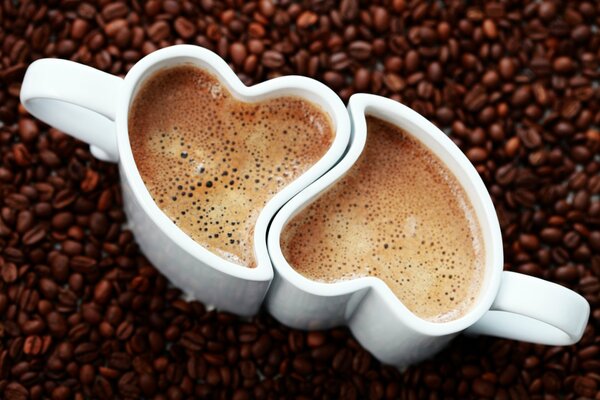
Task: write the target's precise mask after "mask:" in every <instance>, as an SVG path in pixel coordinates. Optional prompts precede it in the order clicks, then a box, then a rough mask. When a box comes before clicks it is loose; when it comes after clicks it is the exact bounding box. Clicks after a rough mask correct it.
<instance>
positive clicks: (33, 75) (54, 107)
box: [21, 45, 350, 315]
mask: <svg viewBox="0 0 600 400" xmlns="http://www.w3.org/2000/svg"><path fill="white" fill-rule="evenodd" d="M180 64H194V65H197V66H199V67H200V68H202V69H205V70H207V71H208V72H210V73H212V74H213V75H215V76H217V78H218V79H219V81H220V82H221V83H222V84H224V85H225V86H226V87H227V88H228V89H229V91H230V92H231V94H232V95H233V96H234V97H236V98H238V99H240V100H242V101H245V102H256V101H262V100H266V99H270V98H273V97H279V96H286V95H287V96H289V95H294V96H299V97H302V98H304V99H306V100H308V101H310V102H312V103H314V104H317V105H318V106H320V107H321V108H322V109H323V110H324V111H325V112H326V113H327V114H328V115H329V117H330V118H331V121H332V124H333V127H334V130H335V137H334V140H333V143H332V144H331V147H330V148H329V149H328V151H327V152H326V153H325V155H324V156H323V157H322V158H321V159H320V160H319V161H317V162H316V163H315V164H314V165H313V166H312V167H311V168H309V169H308V170H307V171H306V172H305V173H304V174H302V175H301V176H300V177H298V178H297V179H296V180H294V181H293V182H291V183H289V184H288V185H287V186H286V187H285V188H283V189H282V190H281V191H280V192H279V193H277V194H276V195H275V196H274V197H273V198H271V200H270V201H269V202H268V203H267V204H266V205H265V207H264V208H263V209H262V211H261V212H260V214H259V216H258V219H257V221H256V225H255V228H254V253H255V258H256V262H257V266H256V268H247V267H244V266H240V265H237V264H234V263H232V262H231V261H228V260H226V259H224V258H222V257H219V256H218V255H216V254H214V253H212V252H210V251H208V250H207V249H205V248H204V247H202V246H201V245H200V244H198V243H197V242H195V241H194V240H193V239H191V238H190V237H189V236H188V235H186V234H185V233H184V232H183V231H182V230H181V229H180V228H178V227H177V226H176V225H175V224H174V223H173V222H172V221H171V219H170V218H169V217H167V215H166V214H165V213H164V212H162V210H161V209H160V208H159V207H158V205H156V203H155V202H154V200H153V199H152V197H151V195H150V193H149V192H148V190H147V188H146V187H145V185H144V182H143V181H142V178H141V176H140V174H139V172H138V169H137V167H136V164H135V161H134V159H133V154H132V151H131V147H130V143H129V135H128V129H127V125H128V113H129V107H130V105H131V103H132V101H133V99H134V98H135V95H136V93H137V91H138V89H139V88H140V86H141V84H142V83H143V82H144V79H145V78H147V77H148V76H150V75H151V74H152V73H154V72H156V71H157V70H159V69H162V68H165V67H171V66H174V65H180ZM21 102H22V103H23V105H24V106H25V108H26V109H27V110H28V111H29V112H30V113H31V114H32V115H34V116H35V117H37V118H39V119H41V120H42V121H44V122H46V123H48V124H49V125H52V126H54V127H56V128H58V129H60V130H62V131H63V132H65V133H68V134H70V135H72V136H74V137H76V138H78V139H80V140H82V141H84V142H87V143H89V144H90V145H91V151H92V154H94V155H95V156H96V157H97V158H100V159H102V160H105V161H111V162H118V164H119V171H120V176H121V185H122V189H123V198H124V205H125V212H126V214H127V217H128V222H129V226H130V227H131V230H132V231H133V233H134V234H135V238H136V240H137V242H138V243H139V245H140V247H141V248H142V250H143V251H144V254H145V255H146V256H147V257H148V259H149V260H150V261H151V262H152V263H153V264H154V265H155V266H156V267H157V268H158V269H159V270H160V271H161V272H162V273H163V274H164V275H166V276H167V278H169V279H170V280H171V281H172V282H173V283H174V284H175V285H176V286H177V287H178V288H179V289H181V290H182V291H183V293H184V294H185V295H186V296H187V298H188V299H197V300H200V301H202V302H204V303H206V304H208V305H213V306H216V307H217V308H219V309H221V310H226V311H230V312H233V313H236V314H239V315H253V314H255V313H256V312H257V311H258V309H259V307H260V306H261V304H262V302H263V299H264V296H265V294H266V292H267V289H268V287H269V284H270V283H271V280H272V277H273V270H272V266H271V261H270V259H269V255H268V253H267V245H266V236H267V227H268V225H269V223H270V221H271V220H272V218H273V216H274V215H275V213H276V212H277V210H279V209H280V208H281V206H283V205H284V204H285V203H286V202H287V201H288V200H289V199H291V198H292V197H293V196H294V195H295V194H296V193H298V192H300V191H301V190H302V189H303V188H305V187H306V186H308V184H310V183H311V182H313V181H314V180H315V179H317V178H318V177H319V176H321V175H323V174H324V173H325V172H326V171H327V170H329V169H330V168H331V167H333V165H335V163H336V162H337V161H338V160H339V159H340V158H341V156H342V155H343V153H344V151H345V150H346V148H347V146H348V143H349V139H350V120H349V117H348V113H347V112H346V108H345V106H344V104H343V103H342V101H341V100H340V99H339V97H338V96H337V95H336V94H335V93H334V92H333V91H332V90H331V89H329V88H328V87H327V86H325V85H324V84H322V83H320V82H318V81H315V80H313V79H311V78H307V77H300V76H286V77H280V78H276V79H271V80H269V81H266V82H263V83H260V84H257V85H254V86H251V87H247V86H245V85H244V84H243V83H242V82H241V81H240V80H239V78H238V77H237V76H236V75H235V73H234V72H233V71H232V70H231V68H229V66H228V65H227V63H226V62H225V61H224V60H223V59H222V58H221V57H219V56H218V55H217V54H215V53H213V52H211V51H209V50H207V49H204V48H202V47H199V46H191V45H177V46H171V47H167V48H164V49H161V50H158V51H155V52H153V53H151V54H149V55H147V56H146V57H144V58H143V59H141V60H140V61H139V62H138V63H136V64H135V65H134V66H133V68H131V70H130V71H129V73H128V74H127V75H126V76H125V78H124V79H121V78H119V77H116V76H113V75H110V74H107V73H105V72H102V71H99V70H96V69H94V68H91V67H88V66H85V65H81V64H77V63H74V62H71V61H66V60H59V59H42V60H38V61H35V62H33V63H32V64H31V65H30V66H29V68H28V70H27V72H26V75H25V78H24V81H23V85H22V87H21ZM165 167H166V166H165Z"/></svg>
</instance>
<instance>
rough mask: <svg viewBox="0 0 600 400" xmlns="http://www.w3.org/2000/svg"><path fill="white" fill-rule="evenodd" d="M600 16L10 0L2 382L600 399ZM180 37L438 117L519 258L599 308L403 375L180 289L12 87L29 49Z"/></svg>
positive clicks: (474, 342)
mask: <svg viewBox="0 0 600 400" xmlns="http://www.w3.org/2000/svg"><path fill="white" fill-rule="evenodd" d="M599 25H600V4H599V3H598V2H595V1H569V2H568V1H552V0H543V1H529V0H524V1H522V0H506V1H466V0H464V1H453V0H450V1H445V2H433V1H409V0H393V1H373V2H370V1H364V2H359V1H358V0H341V1H333V0H313V1H308V0H305V1H301V2H292V1H289V0H279V1H275V0H260V1H243V0H227V1H213V0H189V1H187V0H186V1H175V0H164V1H157V0H150V1H138V0H131V1H122V2H115V1H102V0H99V1H95V2H92V1H84V2H81V1H75V0H62V1H59V0H48V1H27V0H1V1H0V44H1V47H0V63H1V67H0V121H1V124H0V155H1V164H0V398H3V399H7V400H21V399H28V398H31V399H55V400H60V399H91V398H93V399H117V398H119V399H133V398H145V399H184V398H215V399H229V398H231V399H236V400H241V399H250V398H257V399H279V398H298V399H313V398H328V399H335V398H344V399H359V398H360V399H363V398H364V399H382V398H386V399H393V398H401V399H441V398H460V399H468V398H492V397H495V398H498V399H527V398H531V399H548V400H549V399H559V398H565V399H575V398H592V399H593V398H595V399H600V395H599V394H598V393H599V388H600V302H599V298H600V282H599V278H600V198H599V196H600V172H599V171H600V157H599V154H600V86H599V83H600V82H599V77H600V69H599V64H600V31H599V28H600V26H599ZM175 43H192V44H198V45H201V46H204V47H207V48H209V49H212V50H214V51H216V52H217V53H218V54H220V55H221V56H222V57H224V58H225V59H226V60H227V61H228V62H229V63H230V64H231V66H232V68H233V69H234V70H235V71H236V72H237V73H238V76H239V77H240V78H241V79H242V80H243V81H244V82H245V83H246V84H252V83H256V82H260V81H263V80H265V79H268V78H272V77H275V76H279V75H285V74H292V73H295V74H301V75H307V76H311V77H314V78H316V79H319V80H321V81H323V82H325V83H327V84H328V85H329V86H331V87H332V88H333V89H334V90H335V91H336V92H337V93H339V95H340V96H341V97H342V99H343V100H344V101H347V99H348V97H349V96H350V95H351V94H352V93H354V92H359V91H360V92H370V93H377V94H381V95H383V96H388V97H391V98H393V99H396V100H399V101H402V102H403V103H405V104H407V105H409V106H410V107H412V108H414V109H415V110H417V111H418V112H420V113H421V114H423V115H424V116H426V117H427V118H429V119H430V120H432V121H433V122H434V123H435V124H436V125H437V126H439V127H440V128H441V129H443V130H444V131H445V132H447V133H448V134H449V135H450V137H451V138H452V139H453V140H454V141H455V142H456V143H457V144H458V146H460V148H461V149H462V150H463V151H464V152H465V153H466V154H467V156H468V157H469V159H470V160H471V161H472V162H473V164H475V166H476V168H477V170H478V171H479V173H480V175H481V177H482V178H483V180H484V181H485V183H486V185H487V187H488V189H489V191H490V193H491V194H492V197H493V200H494V204H495V206H496V210H497V212H498V216H499V218H500V223H501V226H502V232H503V236H504V249H505V258H506V264H505V268H506V269H507V270H513V271H518V272H522V273H525V274H530V275H534V276H538V277H542V278H545V279H549V280H551V281H555V282H558V283H560V284H562V285H565V286H567V287H569V288H572V289H574V290H576V291H577V292H579V293H581V294H582V295H583V296H584V297H585V298H586V299H587V300H588V301H589V302H590V304H591V306H592V314H591V316H590V321H589V324H588V326H587V328H586V331H585V334H584V336H583V339H582V340H581V342H579V343H578V344H577V345H574V346H569V347H546V346H541V345H533V344H526V343H519V342H513V341H508V340H499V339H493V338H484V337H482V338H475V339H473V338H463V337H459V338H458V339H457V340H455V341H454V342H453V343H452V344H451V345H450V346H449V348H447V349H446V350H445V351H444V352H442V353H441V354H439V355H438V356H437V357H435V358H434V359H432V360H430V361H427V362H424V363H422V364H420V365H417V366H414V367H411V368H409V369H407V370H406V371H404V372H399V371H397V370H396V369H394V368H392V367H389V366H384V365H381V364H380V363H378V362H377V361H376V360H374V359H373V358H372V357H371V356H370V355H369V354H368V353H367V352H366V351H365V350H364V349H362V348H361V347H360V346H359V345H358V344H357V342H356V341H355V340H354V339H353V338H352V337H351V335H350V334H349V332H348V331H347V330H346V329H344V328H340V329H333V330H330V331H325V332H310V333H306V332H301V331H296V330H292V329H289V328H286V327H284V326H282V325H280V324H278V323H277V322H276V321H274V320H273V319H272V318H270V317H269V316H268V315H266V314H265V313H262V314H260V315H258V316H257V317H255V318H252V319H242V318H238V317H235V316H232V315H229V314H227V313H222V312H215V311H207V310H206V309H205V307H204V306H203V305H202V304H200V303H197V302H186V301H184V300H181V299H180V298H179V292H178V291H177V290H176V289H174V288H171V287H170V286H169V285H168V282H167V281H166V279H165V278H164V277H163V276H161V275H160V274H159V273H158V272H157V270H156V269H155V268H154V267H153V266H152V265H150V264H149V262H148V261H147V260H146V259H145V258H144V256H143V254H142V253H141V252H140V251H139V250H138V247H137V246H136V243H135V238H134V237H133V236H132V234H131V232H130V231H128V230H127V229H125V228H123V227H122V224H123V223H124V222H125V216H124V213H123V210H122V200H121V194H120V191H119V178H118V174H117V169H116V167H115V166H114V165H111V164H106V163H102V162H99V161H98V160H95V159H94V158H93V157H92V156H90V153H89V151H88V147H87V146H86V145H85V144H83V143H80V142H78V141H76V140H74V139H72V138H70V137H68V136H66V135H64V134H63V133H61V132H59V131H57V130H55V129H51V128H49V127H47V126H45V125H43V124H41V123H39V122H38V121H36V120H34V119H33V118H32V117H31V116H29V115H28V114H27V113H26V112H25V111H24V109H23V107H22V106H20V105H19V99H18V96H19V90H20V82H21V80H22V78H23V74H24V72H25V69H26V68H27V66H28V64H29V63H30V62H32V61H33V60H35V59H38V58H41V57H61V58H66V59H71V60H74V61H78V62H81V63H84V64H88V65H91V66H93V67H96V68H99V69H101V70H104V71H107V72H110V73H113V74H118V75H123V74H125V73H126V72H127V70H128V69H129V68H130V67H131V66H132V65H133V64H134V63H135V62H136V61H137V60H138V59H140V58H141V57H142V56H144V55H145V54H148V53H150V52H152V51H154V50H156V49H158V48H161V47H164V46H168V45H172V44H175Z"/></svg>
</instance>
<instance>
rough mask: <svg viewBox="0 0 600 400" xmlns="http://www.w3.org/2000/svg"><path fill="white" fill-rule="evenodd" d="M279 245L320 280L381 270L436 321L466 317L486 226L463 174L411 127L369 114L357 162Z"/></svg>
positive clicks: (408, 301) (480, 269)
mask: <svg viewBox="0 0 600 400" xmlns="http://www.w3.org/2000/svg"><path fill="white" fill-rule="evenodd" d="M281 248H282V252H283V255H284V257H285V258H286V260H287V261H288V262H289V264H290V265H291V266H292V267H293V268H294V269H295V270H296V271H298V272H299V273H300V274H302V275H304V276H305V277H307V278H309V279H312V280H315V281H320V282H337V281H341V280H350V279H354V278H358V277H364V276H375V277H378V278H380V279H382V280H383V281H384V282H385V283H386V284H387V285H388V286H389V287H390V289H391V290H392V291H393V292H394V294H395V295H396V296H397V297H398V298H399V299H400V300H401V301H402V302H403V303H404V305H405V306H406V307H407V308H408V309H409V310H410V311H412V312H413V313H414V314H415V315H417V316H419V317H421V318H423V319H426V320H429V321H434V322H446V321H450V320H454V319H457V318H459V317H461V316H462V315H464V314H465V313H466V312H467V311H468V310H469V309H470V307H471V306H472V305H473V304H474V303H475V300H476V298H477V296H478V293H479V289H480V286H481V284H482V281H483V273H484V256H485V254H484V247H483V237H482V233H481V229H480V227H479V224H478V222H477V218H476V215H475V211H474V209H473V207H472V205H471V203H470V200H469V198H468V197H467V194H466V193H465V191H464V189H463V188H462V187H461V185H460V183H459V182H458V180H457V178H456V177H455V176H454V175H453V174H452V173H451V172H450V171H449V170H448V169H447V167H446V166H444V164H443V163H442V162H441V160H439V159H438V158H437V156H436V155H435V154H433V153H432V152H431V150H429V149H428V148H426V147H425V146H424V145H423V144H421V143H420V142H419V141H418V140H417V139H415V138H414V137H412V136H411V135H410V133H409V132H405V131H403V130H402V129H400V128H398V127H396V126H394V125H392V124H390V123H388V122H385V121H383V120H380V119H377V118H374V117H370V116H369V117H367V142H366V147H365V150H364V151H363V153H362V154H361V156H360V158H359V159H358V161H357V162H356V164H355V165H354V166H353V167H352V168H351V169H350V171H349V172H348V173H347V174H346V175H345V176H344V177H343V178H342V179H341V180H340V181H338V182H337V183H336V184H335V185H334V186H333V187H332V188H330V189H329V190H328V191H327V192H325V193H324V194H323V195H322V196H321V197H319V198H318V199H317V200H316V201H314V202H313V203H311V204H310V205H309V206H307V207H306V208H305V209H303V210H302V211H301V212H300V213H299V214H297V215H296V216H295V217H294V218H293V219H292V220H291V221H290V222H289V223H288V224H287V225H286V227H285V228H284V230H283V232H282V235H281Z"/></svg>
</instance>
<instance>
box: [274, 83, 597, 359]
mask: <svg viewBox="0 0 600 400" xmlns="http://www.w3.org/2000/svg"><path fill="white" fill-rule="evenodd" d="M348 110H349V113H350V116H351V119H352V123H353V134H352V139H351V144H350V148H349V150H348V152H347V153H346V154H345V156H344V158H343V159H342V160H341V161H340V162H339V163H338V164H337V165H336V166H335V167H334V168H333V169H332V170H330V171H329V172H327V173H326V174H325V175H323V176H322V177H321V178H319V179H318V180H316V181H315V182H314V183H313V184H311V185H310V186H309V187H308V188H306V189H305V190H303V191H302V192H300V193H299V194H298V195H297V196H296V197H294V198H293V199H292V200H291V201H290V202H289V203H287V204H286V205H285V206H284V207H283V208H282V209H281V210H280V211H279V212H278V213H277V216H276V217H275V219H274V220H273V223H272V224H271V227H270V229H269V234H268V240H267V243H268V247H269V253H270V254H271V259H272V261H273V266H274V268H275V278H274V280H273V283H272V284H271V288H270V289H269V293H268V295H267V300H266V303H267V308H268V309H269V311H270V312H271V314H273V316H275V318H277V319H278V320H279V321H281V322H282V323H284V324H286V325H290V326H292V327H295V328H301V329H324V328H330V327H333V326H337V325H344V324H345V325H348V326H349V327H350V329H351V331H352V333H353V334H354V336H355V337H356V338H357V340H358V341H359V342H360V343H361V344H362V345H363V346H364V347H365V348H367V349H368V350H369V351H371V352H372V353H373V354H374V355H375V356H376V357H377V358H378V359H380V360H381V361H383V362H385V363H389V364H393V365H397V366H400V367H402V366H406V365H408V364H411V363H414V362H417V361H419V360H422V359H424V358H426V357H429V356H430V355H432V354H433V353H435V352H437V351H438V350H440V349H441V348H442V347H443V346H444V345H445V344H446V343H448V342H449V341H450V340H451V339H452V338H453V337H455V336H456V335H457V334H459V333H460V332H461V331H464V330H467V331H468V332H470V333H473V334H487V335H493V336H499V337H504V338H510V339H517V340H524V341H530V342H535V343H542V344H550V345H568V344H572V343H575V342H576V341H578V340H579V339H580V338H581V336H582V334H583V331H584V329H585V326H586V323H587V320H588V316H589V312H590V309H589V305H588V303H587V302H586V300H585V299H584V298H583V297H581V296H580V295H578V294H577V293H575V292H573V291H571V290H569V289H566V288H564V287H562V286H560V285H557V284H554V283H551V282H547V281H544V280H542V279H538V278H533V277H530V276H527V275H522V274H517V273H513V272H503V271H502V269H503V250H502V236H501V233H500V226H499V223H498V218H497V216H496V212H495V210H494V207H493V205H492V201H491V199H490V196H489V194H488V192H487V190H486V188H485V186H484V184H483V182H482V180H481V178H480V177H479V175H478V174H477V172H476V170H475V168H474V167H473V166H472V165H471V163H470V162H469V160H468V159H467V158H466V157H465V156H464V154H463V153H462V152H461V151H460V150H459V148H458V147H457V146H456V145H455V144H454V143H453V142H452V141H451V140H450V139H449V138H448V137H447V136H446V135H445V134H444V133H443V132H441V131H440V130H439V129H438V128H436V127H435V126H434V125H433V124H432V123H431V122H429V121H427V120H426V119H425V118H423V117H422V116H421V115H419V114H418V113H416V112H415V111H413V110H411V109H410V108H408V107H405V106H403V105H402V104H400V103H397V102H395V101H392V100H390V99H386V98H383V97H380V96H373V95H366V94H356V95H354V96H352V97H351V98H350V103H349V106H348ZM365 115H372V116H374V117H377V118H380V119H382V120H385V121H387V122H389V123H391V124H393V125H396V126H398V127H400V128H402V129H403V130H405V131H407V132H409V133H410V134H411V135H413V136H414V137H415V138H416V139H418V140H419V141H420V142H421V143H422V144H424V145H425V146H426V147H428V148H429V149H430V150H431V151H432V152H433V153H434V154H436V155H437V156H438V157H439V159H440V160H441V161H442V162H443V163H444V164H445V165H446V166H447V167H448V169H449V170H450V171H451V172H452V173H453V174H454V175H455V176H456V177H457V178H458V181H459V182H460V183H461V185H462V186H463V188H464V190H465V192H466V193H467V195H468V196H469V199H470V200H471V203H472V204H473V207H474V210H475V213H476V215H477V219H478V221H479V224H480V226H481V230H482V234H483V239H484V246H485V274H484V281H483V284H482V286H481V289H480V294H479V296H478V299H477V302H476V304H475V305H474V306H473V307H472V308H471V309H470V311H468V312H467V313H465V314H464V315H463V316H462V317H460V318H458V319H456V320H452V321H449V322H439V323H438V322H429V321H426V320H423V319H421V318H419V317H417V316H416V315H414V314H413V313H411V312H410V311H409V310H408V309H407V308H406V307H405V306H404V305H403V304H402V302H401V301H400V300H399V299H398V298H397V297H396V296H395V295H394V294H393V292H392V291H391V289H390V288H389V287H387V286H386V285H385V284H384V282H383V281H382V280H380V279H378V278H375V277H363V278H357V279H353V280H347V281H342V282H336V283H321V282H315V281H312V280H309V279H307V278H305V277H303V276H302V275H300V274H299V273H297V272H296V271H294V269H292V267H291V266H290V265H289V264H288V262H287V261H286V259H285V257H284V256H283V253H282V250H281V247H280V236H281V232H282V230H283V228H284V226H285V225H286V223H287V222H288V221H289V220H290V219H291V218H292V217H293V216H294V215H295V214H296V213H298V212H299V211H300V210H301V209H302V208H304V207H305V206H307V205H309V204H310V203H311V202H312V201H313V200H315V199H316V198H318V197H319V195H320V194H322V193H323V192H325V191H326V190H327V189H328V188H329V187H331V186H332V185H335V183H336V181H338V180H339V179H340V178H341V177H342V176H344V174H345V173H346V172H347V171H349V170H350V168H352V166H353V165H354V163H355V162H356V161H357V159H358V157H359V156H360V154H361V153H362V151H363V149H364V147H365V142H366V140H367V125H366V120H365Z"/></svg>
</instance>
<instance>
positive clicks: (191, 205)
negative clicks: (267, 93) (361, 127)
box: [129, 65, 334, 267]
mask: <svg viewBox="0 0 600 400" xmlns="http://www.w3.org/2000/svg"><path fill="white" fill-rule="evenodd" d="M129 137H130V142H131V148H132V151H133V156H134V159H135V162H136V164H137V167H138V170H139V172H140V174H141V177H142V179H143V181H144V183H145V185H146V187H147V188H148V190H149V192H150V194H151V195H152V198H153V199H154V201H155V202H156V203H157V204H158V206H159V207H160V208H161V209H162V211H163V212H164V213H165V214H166V215H167V216H169V218H171V220H172V221H173V222H174V223H175V224H176V225H177V226H179V227H180V228H181V229H182V230H183V231H184V232H185V233H186V234H187V235H189V236H190V237H191V238H192V239H194V240H195V241H196V242H198V243H199V244H201V245H202V246H204V247H205V248H207V249H208V250H210V251H212V252H213V253H215V254H217V255H219V256H221V257H223V258H225V259H228V260H230V261H232V262H235V263H237V264H240V265H244V266H247V267H255V266H256V261H255V258H254V245H253V232H254V225H255V223H256V220H257V218H258V215H259V213H260V211H261V210H262V209H263V207H264V206H265V204H266V203H267V202H268V201H269V200H270V199H271V198H272V197H273V196H274V195H275V194H277V193H278V192H279V191H280V190H281V189H282V188H283V187H285V186H286V185H287V184H288V183H290V182H291V181H293V180H294V179H296V178H297V177H298V176H299V175H301V174H302V173H303V172H305V171H306V170H307V169H308V168H310V167H311V166H312V165H314V164H315V163H316V162H317V161H318V160H319V159H320V158H321V157H322V156H323V155H324V154H325V153H326V152H327V149H328V148H329V147H330V145H331V143H332V142H333V138H334V130H333V127H332V123H331V121H330V118H329V116H328V115H327V114H326V113H325V112H324V111H323V110H322V109H321V108H320V107H319V106H317V105H315V104H313V103H311V102H309V101H307V100H304V99H302V98H300V97H295V96H285V97H277V98H273V99H269V100H265V101H261V102H256V103H245V102H243V101H241V100H238V99H237V98H235V97H234V96H232V94H231V93H230V92H229V90H228V89H227V88H226V87H225V86H224V85H223V84H222V83H221V82H220V81H219V80H218V79H217V78H216V77H215V76H214V75H212V74H210V73H209V72H207V71H205V70H203V69H200V68H198V67H196V66H193V65H181V66H176V67H171V68H167V69H164V70H161V71H158V72H157V73H155V74H154V75H152V76H151V77H149V78H148V79H147V80H146V81H145V82H144V84H143V85H142V87H141V88H140V90H139V92H138V93H137V95H136V97H135V99H134V101H133V104H132V106H131V108H130V116H129Z"/></svg>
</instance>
